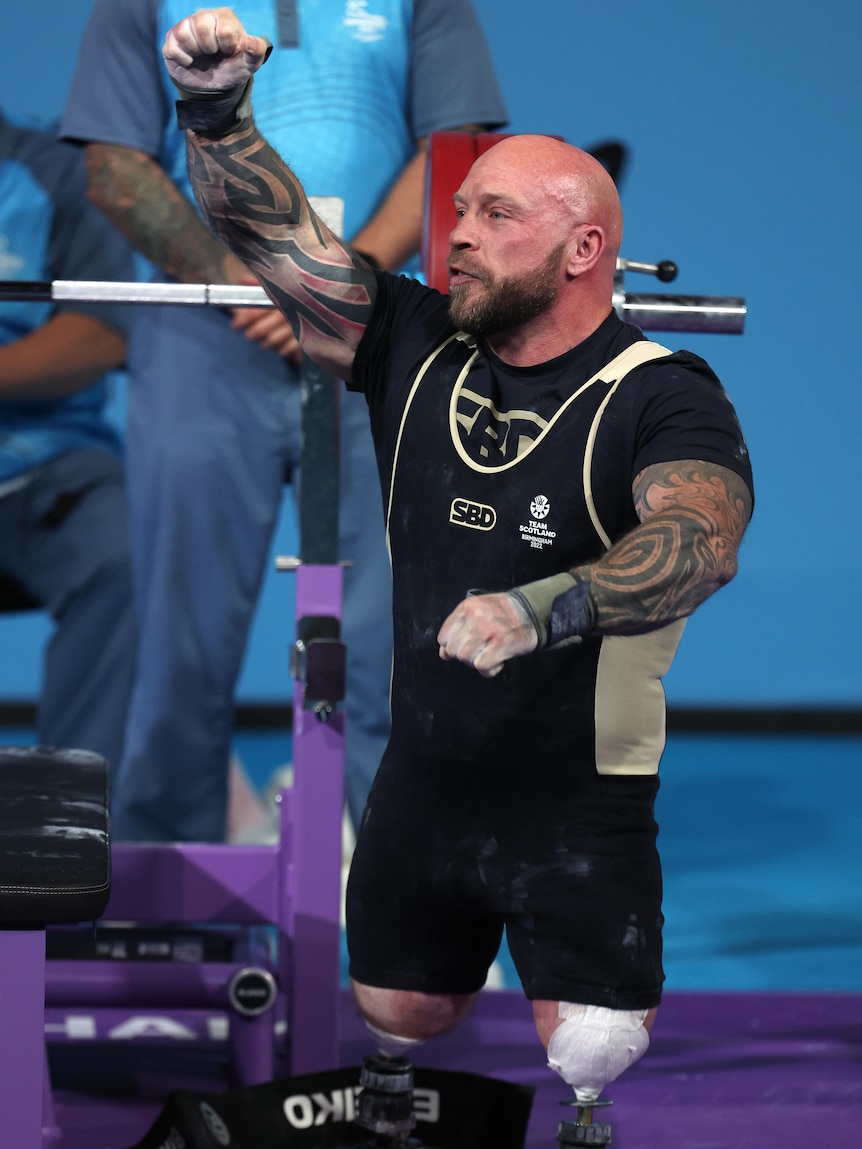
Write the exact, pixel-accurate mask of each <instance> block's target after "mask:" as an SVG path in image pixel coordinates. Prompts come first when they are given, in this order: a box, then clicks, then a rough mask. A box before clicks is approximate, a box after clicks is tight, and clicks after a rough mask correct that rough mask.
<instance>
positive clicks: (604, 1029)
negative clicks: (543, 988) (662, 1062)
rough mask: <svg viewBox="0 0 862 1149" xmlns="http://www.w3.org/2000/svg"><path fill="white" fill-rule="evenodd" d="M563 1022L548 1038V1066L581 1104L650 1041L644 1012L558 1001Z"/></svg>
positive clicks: (614, 1076)
mask: <svg viewBox="0 0 862 1149" xmlns="http://www.w3.org/2000/svg"><path fill="white" fill-rule="evenodd" d="M559 1015H560V1017H561V1018H562V1019H563V1024H562V1025H560V1026H558V1027H557V1028H556V1029H555V1030H554V1032H553V1033H552V1034H551V1040H550V1041H549V1042H548V1066H549V1068H551V1069H553V1070H554V1072H555V1073H559V1075H560V1077H562V1079H563V1081H565V1082H567V1084H569V1085H571V1086H572V1088H573V1089H574V1091H575V1096H576V1097H577V1099H578V1101H580V1102H581V1103H582V1104H588V1103H589V1102H591V1101H595V1100H596V1099H597V1098H598V1096H599V1094H600V1093H601V1091H602V1090H603V1089H604V1087H605V1086H606V1085H607V1084H608V1082H609V1081H615V1080H616V1079H617V1078H618V1077H619V1075H620V1074H621V1073H623V1072H624V1070H626V1069H628V1067H629V1066H630V1065H633V1064H634V1063H635V1062H636V1061H637V1060H638V1058H640V1057H643V1055H644V1054H645V1053H646V1051H647V1047H648V1045H649V1034H648V1033H647V1031H646V1029H645V1028H644V1020H645V1019H646V1015H647V1010H645V1009H638V1010H625V1009H608V1008H607V1007H605V1006H598V1005H574V1004H572V1003H571V1002H567V1001H561V1002H560V1003H559Z"/></svg>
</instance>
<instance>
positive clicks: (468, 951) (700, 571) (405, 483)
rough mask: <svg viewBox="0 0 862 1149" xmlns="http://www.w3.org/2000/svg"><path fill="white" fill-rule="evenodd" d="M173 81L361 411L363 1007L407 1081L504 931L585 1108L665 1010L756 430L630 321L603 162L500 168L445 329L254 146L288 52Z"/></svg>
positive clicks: (221, 192)
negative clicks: (383, 542)
mask: <svg viewBox="0 0 862 1149" xmlns="http://www.w3.org/2000/svg"><path fill="white" fill-rule="evenodd" d="M164 54H165V58H166V62H167V66H168V69H169V71H170V73H171V76H172V78H173V79H174V82H175V83H176V84H177V86H178V88H179V90H180V96H181V103H180V104H179V122H180V126H181V127H184V128H186V129H187V130H188V143H189V163H190V170H191V174H192V178H193V182H194V185H195V189H196V193H197V195H198V197H199V199H200V201H201V204H202V207H203V210H204V213H205V215H206V218H207V220H208V222H209V225H210V226H211V227H212V228H213V229H214V230H215V231H216V232H217V234H218V235H219V236H220V237H221V238H222V239H223V240H224V241H225V242H226V243H227V244H228V245H229V246H230V247H231V248H232V249H233V251H234V252H235V253H236V254H237V255H238V256H239V258H240V259H241V260H242V261H243V262H244V263H245V264H246V265H247V266H248V267H249V269H250V270H251V271H252V272H253V273H254V274H255V275H256V276H258V277H259V279H260V280H261V282H262V283H264V284H265V286H266V289H267V291H268V292H269V294H270V295H271V297H272V299H273V301H274V302H275V303H276V304H277V306H278V307H280V308H281V309H282V310H283V312H284V313H285V315H286V316H287V317H288V319H289V320H290V323H291V325H292V326H293V329H294V330H295V331H296V333H297V336H298V338H299V339H300V341H301V343H302V346H303V349H304V351H305V352H306V353H307V354H309V355H311V356H312V357H313V358H315V359H316V360H317V361H318V362H319V363H321V365H322V366H324V367H325V368H326V369H328V370H329V371H331V372H332V373H333V374H335V375H337V376H339V377H340V378H343V379H345V380H347V381H348V386H349V387H350V388H351V389H353V390H358V391H361V392H363V393H364V395H365V397H366V399H367V402H368V406H369V411H370V417H371V425H372V430H373V434H374V439H375V445H376V451H377V458H378V465H379V470H380V478H381V487H382V493H383V501H384V507H385V511H386V517H387V530H388V536H389V544H390V549H391V556H392V565H393V579H394V590H393V595H394V599H393V616H394V626H395V656H394V666H393V679H392V733H391V737H390V740H389V744H388V748H387V750H386V752H385V754H384V757H383V760H382V763H381V766H380V770H379V772H378V775H377V779H376V781H375V784H374V787H373V790H372V793H371V797H370V799H369V802H368V805H367V807H366V810H365V815H364V819H363V823H362V827H361V830H360V833H359V839H358V842H357V846H356V852H355V855H354V858H353V865H352V870H351V875H350V882H349V887H348V895H347V914H348V920H347V930H348V944H349V950H350V970H351V977H352V980H353V984H354V990H355V995H356V1000H357V1002H358V1004H359V1007H360V1009H361V1010H362V1013H363V1015H364V1016H365V1019H366V1021H367V1023H368V1025H369V1028H370V1029H371V1031H372V1033H373V1034H374V1036H375V1039H376V1040H377V1042H378V1047H379V1049H380V1051H381V1052H382V1053H383V1054H386V1055H397V1054H409V1051H410V1049H411V1048H412V1047H413V1046H414V1045H415V1044H416V1043H417V1042H422V1041H425V1040H427V1039H429V1038H431V1037H434V1036H435V1035H437V1034H440V1033H443V1032H445V1031H447V1030H449V1029H450V1028H452V1027H453V1026H454V1025H456V1024H457V1023H458V1022H459V1021H460V1020H461V1019H463V1018H464V1017H465V1016H466V1014H467V1013H468V1011H469V1009H470V1007H471V1005H472V1003H473V1001H474V999H475V997H476V995H477V993H478V992H479V990H480V989H481V987H482V986H483V984H484V983H485V979H486V976H487V972H488V969H489V967H490V965H491V963H492V962H493V960H494V958H495V956H496V954H497V951H498V948H499V946H500V943H501V940H502V937H503V932H504V931H505V933H506V937H507V940H508V944H509V949H510V951H511V954H512V957H513V960H514V963H515V966H516V968H517V970H518V974H519V977H520V979H521V982H522V985H523V988H524V992H525V993H526V995H527V997H528V998H529V999H530V1000H531V1002H532V1003H533V1011H534V1016H535V1021H536V1027H537V1032H538V1035H539V1038H540V1040H541V1042H542V1044H543V1045H544V1047H545V1049H546V1051H547V1055H548V1062H549V1064H550V1065H551V1066H552V1067H553V1068H554V1069H555V1070H556V1071H557V1072H558V1073H559V1074H560V1075H561V1076H562V1077H563V1078H564V1080H565V1081H567V1082H568V1083H569V1084H570V1085H571V1086H572V1087H573V1088H574V1090H575V1092H576V1095H577V1098H578V1100H579V1101H580V1102H582V1103H584V1104H587V1103H590V1102H591V1101H592V1100H594V1099H595V1098H596V1097H598V1095H599V1093H600V1092H601V1091H602V1089H603V1088H604V1086H605V1085H606V1084H607V1082H609V1081H611V1080H613V1079H614V1078H615V1077H617V1076H618V1075H619V1074H620V1073H621V1072H622V1071H623V1070H624V1069H625V1068H627V1066H628V1065H630V1064H631V1063H632V1062H633V1061H634V1060H636V1059H637V1058H638V1057H639V1056H641V1054H642V1053H643V1052H644V1050H645V1049H646V1046H647V1044H648V1032H649V1028H650V1026H651V1024H652V1021H653V1019H654V1017H655V1012H656V1008H657V1006H658V1004H659V1000H660V997H661V991H662V983H663V973H662V965H661V930H662V914H661V872H660V866H659V860H658V855H657V852H656V845H655V838H656V823H655V819H654V813H653V801H654V798H655V795H656V792H657V790H658V767H659V759H660V757H661V753H662V749H663V745H664V728H665V709H664V697H663V691H662V686H661V677H662V675H663V674H664V673H665V672H666V671H667V669H668V667H669V666H670V663H671V660H672V658H673V656H674V653H675V651H676V648H677V644H678V642H679V639H680V636H681V632H682V629H683V626H684V623H685V619H686V617H687V616H688V615H690V614H691V613H692V612H693V611H694V610H695V609H696V607H697V606H698V605H699V604H700V603H701V602H703V601H704V600H705V599H707V598H708V597H709V596H710V595H712V594H713V593H714V592H715V591H716V590H718V588H719V587H721V586H722V585H723V584H725V583H727V582H728V581H729V580H730V579H731V578H733V576H734V574H735V573H736V569H737V551H738V548H739V545H740V542H741V539H742V536H743V532H744V530H745V527H746V525H747V523H748V519H749V517H750V514H751V509H752V480H751V468H750V464H749V460H748V452H747V450H746V446H745V442H744V439H743V435H742V432H741V430H740V427H739V423H738V421H737V418H736V415H735V413H734V411H733V408H732V406H731V403H730V401H729V399H728V397H727V395H726V394H725V392H724V390H723V388H722V386H721V384H720V383H719V381H718V379H717V378H716V377H715V375H714V374H713V373H712V371H711V370H710V368H709V367H708V366H707V365H706V363H704V362H703V360H702V359H700V358H698V357H697V356H695V355H693V354H691V353H689V352H685V351H681V352H677V353H672V352H671V351H669V350H668V349H667V348H664V347H661V346H659V345H657V344H654V343H651V342H649V341H647V340H645V339H644V337H643V334H642V333H641V332H640V331H639V330H638V329H636V328H634V327H632V326H630V325H628V324H625V323H623V322H622V321H621V320H620V319H619V318H618V317H617V316H616V314H615V312H614V310H613V306H612V292H613V279H614V269H615V265H616V258H617V254H618V251H619V246H620V240H621V236H622V213H621V209H620V203H619V199H618V196H617V193H616V189H615V187H614V185H613V183H612V181H611V179H610V178H609V176H608V175H607V174H606V172H605V170H604V169H603V168H602V167H601V165H600V164H598V163H597V162H596V161H595V160H593V159H592V158H591V157H590V156H588V155H586V154H585V153H584V152H582V151H580V150H578V149H577V148H574V147H571V146H569V145H567V144H563V143H561V142H559V141H555V140H552V139H550V138H547V137H543V136H523V137H512V138H509V139H506V140H504V141H502V142H500V143H498V144H497V145H496V146H494V147H493V148H491V149H490V150H489V151H487V152H486V153H485V154H483V155H482V157H481V158H480V159H478V160H477V161H476V163H475V164H474V165H473V167H472V169H471V170H470V172H469V174H468V175H467V177H466V178H465V180H464V182H463V184H462V185H461V187H460V189H459V191H458V192H457V194H456V196H455V202H454V206H453V217H452V232H451V237H450V243H451V254H450V257H449V277H450V279H449V282H450V297H449V298H447V297H445V296H442V295H440V294H438V293H437V292H435V291H432V290H430V289H428V288H427V287H425V286H423V285H422V284H420V283H418V282H416V281H413V280H410V279H406V278H403V277H397V276H394V275H390V274H386V273H379V272H376V271H374V270H373V269H372V268H371V267H369V266H368V264H367V263H366V262H365V261H363V259H362V258H361V256H360V255H359V254H358V253H357V252H355V251H353V250H352V249H351V248H350V246H349V245H348V244H346V243H344V242H343V241H342V240H341V239H339V238H338V237H337V236H336V235H334V234H333V233H332V232H331V231H330V230H329V229H328V228H327V227H326V225H325V224H324V223H323V222H322V221H321V220H320V219H319V218H318V217H316V216H315V214H314V212H313V211H312V209H311V207H310V206H309V203H308V200H307V199H306V197H305V194H304V192H303V190H302V188H301V187H300V186H299V184H298V182H297V180H296V178H295V176H294V175H293V174H292V173H291V172H290V171H289V170H288V168H287V167H286V166H285V165H284V164H283V163H282V161H281V160H280V159H279V158H278V156H277V155H275V154H274V152H273V151H272V149H271V148H270V147H269V146H268V145H267V144H266V142H265V141H264V140H263V139H262V138H261V136H260V134H259V133H258V131H257V129H256V128H255V125H254V120H253V117H252V109H251V76H252V74H253V73H254V71H255V70H256V69H257V68H258V67H259V66H260V65H261V64H262V63H263V62H264V60H265V56H266V44H265V42H264V41H262V40H260V39H259V38H257V37H255V36H251V35H248V34H247V33H246V32H245V30H244V29H243V28H242V27H241V26H240V25H239V24H238V22H237V21H236V19H235V18H234V17H233V16H232V14H231V13H230V11H229V10H227V9H217V10H209V11H206V10H205V11H202V12H198V13H196V14H195V15H194V16H191V17H189V18H188V19H186V20H184V21H183V22H182V23H181V24H179V25H177V26H175V27H174V28H173V29H172V30H171V32H170V33H169V34H168V37H167V40H166V43H165V49H164ZM368 497H369V498H373V497H375V496H374V495H373V493H372V492H370V491H369V493H368Z"/></svg>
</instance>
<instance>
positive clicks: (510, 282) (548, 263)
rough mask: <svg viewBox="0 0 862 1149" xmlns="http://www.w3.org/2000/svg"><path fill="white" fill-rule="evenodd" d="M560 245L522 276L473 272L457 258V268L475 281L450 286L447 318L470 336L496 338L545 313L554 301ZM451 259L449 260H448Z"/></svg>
mask: <svg viewBox="0 0 862 1149" xmlns="http://www.w3.org/2000/svg"><path fill="white" fill-rule="evenodd" d="M565 247H566V244H565V243H561V244H559V245H558V246H557V247H555V248H554V250H553V251H551V253H550V254H549V255H548V256H547V257H546V258H545V259H544V260H543V261H542V263H541V264H540V265H539V266H538V267H535V268H533V270H532V271H528V272H526V273H525V274H522V275H504V276H494V275H493V274H492V273H491V272H486V271H481V272H480V271H478V269H476V270H474V269H473V268H471V267H470V265H469V260H466V261H465V257H464V256H462V255H459V256H458V266H459V267H460V268H461V269H462V270H463V271H466V272H468V273H469V274H471V275H473V276H474V280H475V281H474V282H471V283H459V284H453V285H452V287H451V288H450V293H449V317H450V318H451V320H452V322H453V323H454V324H455V326H456V327H458V328H459V330H461V331H466V332H467V333H468V334H470V335H481V336H489V335H497V334H499V332H501V331H507V330H510V329H512V328H516V327H519V326H521V324H523V323H527V322H528V321H529V320H531V319H535V318H537V317H538V316H539V315H541V314H542V313H543V312H544V311H546V310H547V309H548V308H549V307H550V306H551V304H552V303H553V302H554V301H555V300H556V298H557V291H558V279H559V274H560V260H561V258H562V255H563V251H564V250H565ZM450 258H451V257H450Z"/></svg>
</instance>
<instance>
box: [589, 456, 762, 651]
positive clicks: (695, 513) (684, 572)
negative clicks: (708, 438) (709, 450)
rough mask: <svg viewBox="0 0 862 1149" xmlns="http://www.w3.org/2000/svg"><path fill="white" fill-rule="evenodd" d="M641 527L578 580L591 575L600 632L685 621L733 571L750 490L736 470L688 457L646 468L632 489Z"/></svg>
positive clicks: (634, 630) (632, 631)
mask: <svg viewBox="0 0 862 1149" xmlns="http://www.w3.org/2000/svg"><path fill="white" fill-rule="evenodd" d="M633 495H634V501H635V507H636V509H637V514H638V518H639V519H640V525H639V526H637V527H635V528H634V530H632V531H630V532H629V533H628V534H627V535H626V536H625V537H624V538H622V539H620V541H619V542H618V543H616V544H615V545H614V546H613V547H611V549H610V550H609V551H608V553H607V554H606V555H605V556H604V557H603V558H601V559H600V560H599V561H598V562H596V563H593V564H592V565H589V566H585V567H580V568H578V569H577V570H575V571H574V572H573V574H574V575H575V577H580V578H583V579H587V580H589V583H590V588H591V589H590V598H591V599H592V602H593V607H594V610H595V617H594V621H593V630H594V631H595V632H597V633H599V634H640V633H642V632H643V631H648V630H655V628H656V627H659V626H663V625H664V624H665V623H668V622H672V621H674V620H675V619H678V618H685V617H687V616H688V615H690V614H693V613H694V611H695V610H696V608H697V607H698V606H700V604H701V603H702V602H705V601H706V599H708V598H709V597H710V595H712V594H714V593H715V592H716V591H717V590H718V589H719V588H720V587H722V586H724V585H725V583H728V582H730V580H731V579H732V578H733V577H734V575H735V574H736V569H737V561H736V556H737V551H738V550H739V544H740V543H741V541H742V536H743V533H744V532H745V528H746V527H747V525H748V520H749V518H750V517H751V508H752V500H751V492H750V491H749V489H748V486H747V485H746V483H745V482H744V481H743V480H742V479H741V478H740V477H739V475H737V474H736V473H735V472H734V471H730V470H728V469H727V468H726V467H720V466H718V465H716V464H714V463H702V462H696V461H692V460H687V461H683V462H674V463H659V464H656V465H654V466H652V467H647V468H646V469H645V470H643V471H641V473H640V474H639V475H638V476H637V478H636V479H635V482H634V486H633Z"/></svg>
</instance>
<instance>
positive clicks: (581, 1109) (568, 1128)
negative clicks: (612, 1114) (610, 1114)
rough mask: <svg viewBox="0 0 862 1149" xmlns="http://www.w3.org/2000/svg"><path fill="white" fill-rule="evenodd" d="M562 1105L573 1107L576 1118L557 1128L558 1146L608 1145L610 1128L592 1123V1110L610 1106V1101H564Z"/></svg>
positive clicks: (598, 1123) (562, 1123) (564, 1122)
mask: <svg viewBox="0 0 862 1149" xmlns="http://www.w3.org/2000/svg"><path fill="white" fill-rule="evenodd" d="M563 1104H564V1105H574V1106H575V1107H576V1108H577V1111H578V1116H577V1118H576V1119H575V1120H574V1121H561V1122H560V1124H559V1126H558V1127H557V1141H558V1142H559V1144H560V1145H610V1142H611V1127H610V1125H607V1124H602V1123H600V1122H596V1121H593V1110H594V1109H599V1108H602V1107H604V1106H606V1105H612V1104H613V1102H612V1101H584V1102H581V1101H564V1102H563Z"/></svg>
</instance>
